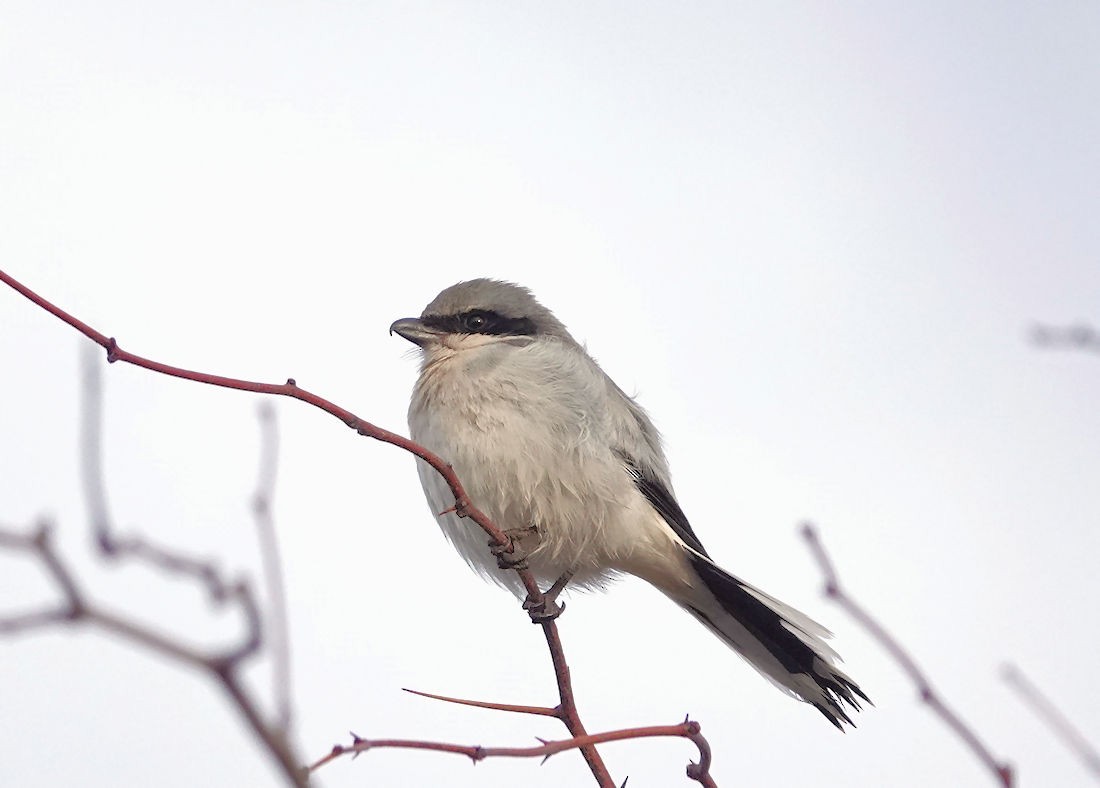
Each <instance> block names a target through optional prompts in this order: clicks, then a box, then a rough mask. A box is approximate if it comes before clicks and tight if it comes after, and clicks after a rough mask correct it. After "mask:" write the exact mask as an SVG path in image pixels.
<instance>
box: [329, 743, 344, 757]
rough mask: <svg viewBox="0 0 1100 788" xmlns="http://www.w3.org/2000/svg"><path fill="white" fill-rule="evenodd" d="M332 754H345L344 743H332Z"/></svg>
mask: <svg viewBox="0 0 1100 788" xmlns="http://www.w3.org/2000/svg"><path fill="white" fill-rule="evenodd" d="M332 754H333V755H343V754H344V745H342V744H334V745H332Z"/></svg>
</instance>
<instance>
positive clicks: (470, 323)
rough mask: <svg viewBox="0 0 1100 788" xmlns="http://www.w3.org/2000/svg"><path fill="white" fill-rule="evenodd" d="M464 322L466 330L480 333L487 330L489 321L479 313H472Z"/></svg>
mask: <svg viewBox="0 0 1100 788" xmlns="http://www.w3.org/2000/svg"><path fill="white" fill-rule="evenodd" d="M462 322H463V323H465V324H466V328H468V329H470V330H471V331H479V330H481V329H482V328H485V324H486V323H488V322H489V321H488V319H487V318H486V317H485V315H483V314H481V313H479V312H471V313H470V314H468V315H466V318H465V319H464V320H463V321H462Z"/></svg>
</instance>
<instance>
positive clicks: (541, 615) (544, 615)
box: [523, 572, 573, 624]
mask: <svg viewBox="0 0 1100 788" xmlns="http://www.w3.org/2000/svg"><path fill="white" fill-rule="evenodd" d="M572 578H573V573H572V572H566V573H565V574H563V575H562V576H561V577H559V578H558V579H557V580H555V581H554V585H552V586H550V587H549V588H548V589H546V591H545V592H543V593H542V594H539V596H538V597H532V596H530V595H528V597H527V598H526V599H525V600H523V609H524V610H526V611H527V615H529V616H530V617H531V623H533V624H545V623H546V622H547V621H553V620H554V619H555V618H557V617H558V616H560V615H561V614H562V613H563V612H564V611H565V603H564V602H563V603H562V604H560V605H559V604H558V595H559V594H561V592H562V591H564V590H565V587H566V585H568V584H569V581H570V580H571V579H572Z"/></svg>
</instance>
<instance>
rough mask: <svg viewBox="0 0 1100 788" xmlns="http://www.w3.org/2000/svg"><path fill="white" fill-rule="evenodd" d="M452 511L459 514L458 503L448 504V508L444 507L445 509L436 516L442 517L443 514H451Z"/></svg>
mask: <svg viewBox="0 0 1100 788" xmlns="http://www.w3.org/2000/svg"><path fill="white" fill-rule="evenodd" d="M452 512H453V513H455V514H458V506H457V505H456V506H448V507H447V508H446V509H444V510H443V511H442V512H440V513H439V514H437V515H436V517H442V516H443V515H445V514H451V513H452Z"/></svg>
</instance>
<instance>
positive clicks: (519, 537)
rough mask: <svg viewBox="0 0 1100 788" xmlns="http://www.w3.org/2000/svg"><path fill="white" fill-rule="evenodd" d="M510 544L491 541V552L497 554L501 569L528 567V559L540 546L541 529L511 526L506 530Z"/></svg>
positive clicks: (505, 533) (498, 564)
mask: <svg viewBox="0 0 1100 788" xmlns="http://www.w3.org/2000/svg"><path fill="white" fill-rule="evenodd" d="M504 535H505V536H507V537H508V544H506V545H499V544H497V543H496V542H489V552H490V553H492V554H493V555H495V556H496V559H497V566H499V567H500V568H501V569H526V568H527V559H528V558H530V557H531V553H533V552H534V551H535V548H536V547H538V546H539V529H538V528H535V527H534V526H531V527H529V528H510V529H508V530H507V531H505V532H504Z"/></svg>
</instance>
